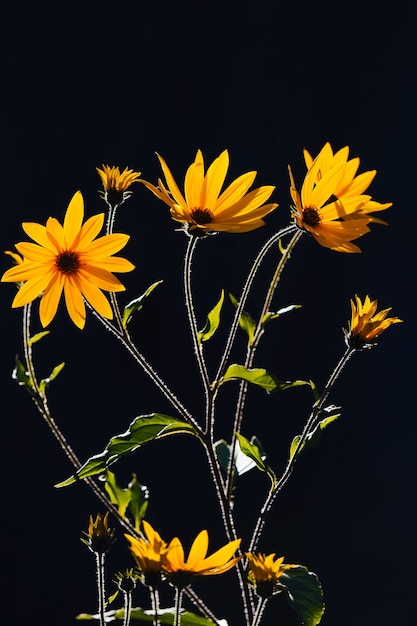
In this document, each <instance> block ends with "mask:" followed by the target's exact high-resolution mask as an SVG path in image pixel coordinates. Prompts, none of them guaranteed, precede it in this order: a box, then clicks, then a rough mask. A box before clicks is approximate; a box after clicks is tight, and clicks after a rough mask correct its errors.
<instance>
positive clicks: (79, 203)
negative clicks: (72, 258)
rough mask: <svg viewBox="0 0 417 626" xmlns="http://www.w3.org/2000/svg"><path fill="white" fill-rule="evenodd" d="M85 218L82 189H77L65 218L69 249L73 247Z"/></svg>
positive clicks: (66, 240) (67, 246) (65, 232)
mask: <svg viewBox="0 0 417 626" xmlns="http://www.w3.org/2000/svg"><path fill="white" fill-rule="evenodd" d="M83 219H84V200H83V197H82V195H81V191H77V192H76V193H75V194H74V195H73V196H72V198H71V200H70V203H69V205H68V209H67V211H66V213H65V218H64V234H65V242H66V248H67V250H68V249H70V248H71V247H72V245H73V244H74V241H75V239H76V238H77V237H78V236H79V232H80V229H81V226H82V223H83Z"/></svg>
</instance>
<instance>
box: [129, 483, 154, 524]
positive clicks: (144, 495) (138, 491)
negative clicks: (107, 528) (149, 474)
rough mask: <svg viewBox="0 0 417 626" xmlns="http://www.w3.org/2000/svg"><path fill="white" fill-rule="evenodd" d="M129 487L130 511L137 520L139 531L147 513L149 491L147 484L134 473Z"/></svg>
mask: <svg viewBox="0 0 417 626" xmlns="http://www.w3.org/2000/svg"><path fill="white" fill-rule="evenodd" d="M128 488H129V489H130V493H131V499H130V502H129V511H130V512H131V513H132V515H133V519H134V520H135V529H136V531H137V532H139V529H140V523H141V521H142V520H143V518H144V517H145V515H146V511H147V509H148V503H149V491H148V488H147V487H145V485H141V484H140V483H139V482H138V481H137V479H136V474H133V477H132V480H131V481H130V483H129V485H128Z"/></svg>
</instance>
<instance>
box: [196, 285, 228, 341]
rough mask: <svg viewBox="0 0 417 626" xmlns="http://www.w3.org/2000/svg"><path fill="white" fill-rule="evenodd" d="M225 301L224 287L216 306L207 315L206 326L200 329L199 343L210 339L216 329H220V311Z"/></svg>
mask: <svg viewBox="0 0 417 626" xmlns="http://www.w3.org/2000/svg"><path fill="white" fill-rule="evenodd" d="M223 302H224V289H222V292H221V294H220V299H219V301H218V302H217V304H216V306H215V307H214V308H213V309H211V311H210V313H209V314H208V315H207V321H206V325H205V326H204V328H203V330H200V331H199V333H198V335H197V340H198V344H199V345H200V344H201V343H202V342H203V341H207V340H208V339H210V338H211V337H212V336H213V335H214V333H215V332H216V330H217V329H218V327H219V324H220V313H221V310H222V306H223Z"/></svg>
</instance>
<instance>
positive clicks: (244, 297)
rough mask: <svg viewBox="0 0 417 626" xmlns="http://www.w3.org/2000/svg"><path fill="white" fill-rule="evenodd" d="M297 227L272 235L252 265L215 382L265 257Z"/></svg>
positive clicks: (222, 371) (221, 372)
mask: <svg viewBox="0 0 417 626" xmlns="http://www.w3.org/2000/svg"><path fill="white" fill-rule="evenodd" d="M296 228H297V227H296V226H295V224H290V225H289V226H287V227H286V228H282V229H281V230H279V231H278V232H277V233H275V234H274V235H272V237H270V239H268V241H267V242H266V243H265V244H264V245H263V247H262V248H261V250H260V251H259V253H258V255H257V257H256V258H255V260H254V262H253V263H252V266H251V269H250V271H249V274H248V277H247V279H246V282H245V285H244V287H243V290H242V293H241V296H240V299H239V302H238V305H237V307H236V311H235V315H234V318H233V322H232V325H231V327H230V332H229V335H228V338H227V341H226V346H225V349H224V351H223V355H222V357H221V360H220V365H219V368H218V370H217V374H216V378H215V380H220V379H221V377H222V376H223V374H224V370H225V368H226V363H227V359H228V358H229V355H230V351H231V349H232V345H233V342H234V340H235V337H236V331H237V329H238V327H239V319H240V316H241V314H242V312H243V309H244V307H245V304H246V300H247V298H248V295H249V292H250V290H251V287H252V283H253V281H254V278H255V275H256V273H257V271H258V269H259V267H260V265H261V263H262V261H263V260H264V257H265V256H266V254H267V252H268V251H269V250H270V248H271V247H272V246H273V245H274V244H276V243H277V241H279V239H281V237H285V236H286V235H290V234H291V233H293V232H294V230H295V229H296Z"/></svg>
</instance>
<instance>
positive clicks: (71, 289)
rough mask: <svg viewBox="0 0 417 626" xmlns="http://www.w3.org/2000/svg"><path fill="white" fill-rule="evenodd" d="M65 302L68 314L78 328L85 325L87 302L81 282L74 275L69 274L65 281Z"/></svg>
mask: <svg viewBox="0 0 417 626" xmlns="http://www.w3.org/2000/svg"><path fill="white" fill-rule="evenodd" d="M64 295H65V304H66V307H67V311H68V314H69V316H70V318H71V319H72V321H73V322H74V324H75V325H76V326H78V328H81V329H83V328H84V326H85V318H86V313H85V304H84V300H83V297H82V295H81V290H80V287H79V284H78V283H77V281H76V279H75V277H74V276H70V275H68V276H67V277H66V280H65V282H64Z"/></svg>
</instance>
